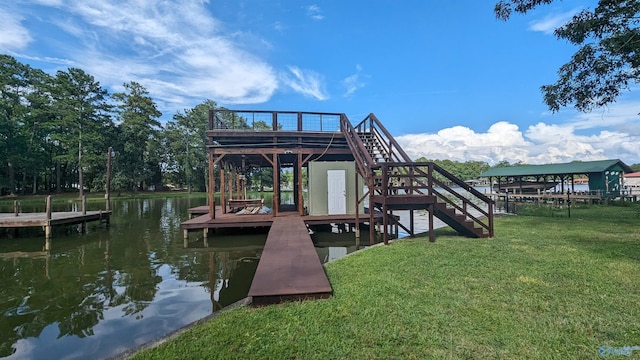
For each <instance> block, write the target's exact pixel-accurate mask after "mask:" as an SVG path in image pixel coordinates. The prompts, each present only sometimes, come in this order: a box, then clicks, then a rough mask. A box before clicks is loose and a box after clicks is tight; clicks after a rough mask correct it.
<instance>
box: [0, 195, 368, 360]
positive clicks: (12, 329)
mask: <svg viewBox="0 0 640 360" xmlns="http://www.w3.org/2000/svg"><path fill="white" fill-rule="evenodd" d="M205 202H206V200H205V199H192V200H187V199H175V198H171V199H154V200H149V199H146V200H130V201H114V202H113V204H112V209H113V215H112V219H111V227H110V229H108V230H107V229H105V227H104V226H103V225H98V224H97V223H93V224H89V225H88V233H87V234H84V235H83V234H79V233H78V231H77V228H76V227H68V228H66V229H62V228H55V229H54V231H53V237H52V248H51V251H50V252H48V253H45V252H43V251H42V249H43V246H44V234H43V233H42V232H41V231H39V230H38V231H36V230H35V229H34V230H30V231H23V230H21V233H20V235H19V236H18V237H14V236H13V232H5V231H2V233H0V312H1V313H2V317H1V318H0V334H2V336H1V337H0V357H1V358H7V359H24V358H28V359H87V358H91V359H99V358H105V357H109V356H114V355H117V354H119V353H121V352H123V351H126V350H128V349H131V348H135V347H136V346H139V345H141V344H144V343H146V342H149V341H151V340H153V339H155V338H158V337H161V336H163V335H166V334H168V333H170V332H172V331H174V330H176V329H178V328H180V327H182V326H184V325H187V324H189V323H192V322H194V321H196V320H198V319H201V318H203V317H206V316H207V315H210V314H211V313H212V312H213V311H215V310H219V309H221V308H222V307H225V306H227V305H230V304H232V303H234V302H236V301H238V300H241V299H243V298H245V297H246V296H247V293H248V291H249V287H250V285H251V280H252V279H253V275H254V273H255V270H256V268H257V265H258V260H259V258H260V255H261V253H262V248H263V246H264V242H265V240H266V237H267V234H266V232H257V233H242V234H226V235H220V234H214V235H213V236H212V237H210V238H209V241H208V244H207V245H208V247H205V244H204V242H203V241H202V238H201V234H200V233H192V234H191V235H190V241H189V243H188V245H187V247H186V248H185V247H184V244H183V238H182V230H181V229H180V223H181V222H182V221H184V220H186V219H187V209H188V208H190V207H195V206H199V205H204V204H205ZM100 205H101V204H91V203H90V204H89V209H88V210H98V209H99V207H100ZM74 207H77V204H68V205H63V206H57V207H56V208H55V209H54V210H56V211H61V210H70V209H72V208H74ZM2 211H5V212H6V211H11V209H2ZM24 211H25V212H27V211H43V209H39V208H37V207H34V208H30V209H24ZM318 236H320V238H318V240H316V241H318V243H319V244H320V245H321V247H318V248H317V250H318V253H319V256H320V258H321V260H323V261H329V260H332V259H334V258H337V257H340V256H344V255H345V254H347V253H349V252H352V251H355V250H356V249H357V247H356V246H355V241H354V237H353V234H324V235H318Z"/></svg>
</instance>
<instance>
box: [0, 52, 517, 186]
mask: <svg viewBox="0 0 640 360" xmlns="http://www.w3.org/2000/svg"><path fill="white" fill-rule="evenodd" d="M216 107H217V104H216V103H215V102H214V101H212V100H206V101H204V102H202V103H201V104H199V105H197V106H195V107H194V108H190V109H185V110H184V111H178V112H177V113H175V114H174V115H173V116H172V119H171V120H169V121H167V122H166V124H165V125H164V126H162V125H161V123H160V121H159V119H160V117H161V116H162V113H161V112H160V111H159V110H158V108H157V105H156V104H155V102H154V101H153V99H152V98H151V97H150V96H149V92H148V91H147V90H146V89H145V87H144V86H142V85H141V84H139V83H137V82H134V81H131V82H129V83H125V84H123V91H121V92H116V93H113V94H110V93H109V92H108V91H107V90H106V89H105V88H104V87H102V85H101V84H100V83H99V82H98V81H96V80H95V78H94V77H93V76H91V75H90V74H87V73H86V72H84V71H83V70H81V69H78V68H69V69H67V71H58V72H57V73H56V74H55V75H49V74H47V73H45V72H44V71H42V70H40V69H36V68H33V67H31V66H30V65H27V64H23V63H20V62H19V61H17V60H16V59H15V58H13V57H11V56H8V55H0V159H3V162H2V164H0V195H6V194H11V195H14V194H36V193H55V192H58V193H59V192H63V191H68V190H74V191H78V192H80V194H81V195H82V194H83V192H84V191H85V189H86V190H89V191H104V189H105V184H106V163H107V161H106V157H107V153H108V151H107V149H109V148H111V149H112V180H111V189H112V190H115V191H126V192H128V191H139V190H154V189H162V188H165V187H166V185H167V184H171V185H173V186H175V187H178V188H181V189H182V188H186V189H188V190H189V191H191V190H194V191H206V190H207V189H206V186H207V184H208V179H207V176H208V171H207V149H206V144H207V135H206V131H207V127H208V117H209V115H208V112H209V109H211V108H216ZM222 121H231V120H230V119H224V118H223V119H222ZM234 121H235V122H236V123H235V124H234V127H236V128H239V127H240V128H242V127H245V128H247V129H248V128H249V127H250V125H249V124H247V123H246V121H244V119H240V120H238V119H237V118H236V119H235V120H234ZM238 121H240V122H241V123H240V124H238V123H237V122H238ZM243 121H244V123H243ZM258 125H260V126H261V125H264V127H265V128H266V127H267V124H258ZM253 126H255V124H254V125H253ZM425 160H426V159H424V158H421V159H418V161H425ZM434 161H435V162H436V163H437V164H438V165H440V166H441V167H443V168H444V169H446V170H447V171H449V172H451V173H452V174H454V175H456V176H457V177H459V178H461V179H463V180H470V179H475V178H477V177H478V175H480V174H481V173H482V172H484V171H486V170H487V169H489V168H490V166H489V165H488V164H487V163H485V162H480V161H468V162H464V163H462V162H457V161H451V160H434ZM507 165H510V164H508V163H506V164H505V163H504V162H502V163H499V164H497V165H496V166H507ZM216 171H217V170H216ZM246 175H247V182H248V186H249V187H253V188H255V189H263V188H264V187H271V186H273V172H272V170H271V169H253V168H249V169H247V174H246ZM285 178H286V177H285Z"/></svg>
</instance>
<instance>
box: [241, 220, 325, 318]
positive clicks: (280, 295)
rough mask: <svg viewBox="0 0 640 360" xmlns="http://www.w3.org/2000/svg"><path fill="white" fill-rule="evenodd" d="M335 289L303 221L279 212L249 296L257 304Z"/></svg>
mask: <svg viewBox="0 0 640 360" xmlns="http://www.w3.org/2000/svg"><path fill="white" fill-rule="evenodd" d="M331 293H332V289H331V285H330V284H329V280H328V279H327V275H326V274H325V273H324V268H323V267H322V264H321V263H320V259H319V258H318V253H317V252H316V249H315V247H314V246H313V242H312V241H311V236H310V235H309V231H308V230H307V226H306V225H305V223H304V220H303V219H302V217H301V216H300V215H299V214H298V213H280V214H279V215H278V216H277V217H274V218H273V224H272V225H271V230H270V231H269V235H268V237H267V242H266V244H265V246H264V250H263V251H262V256H261V257H260V262H259V263H258V269H257V270H256V274H255V276H254V278H253V282H252V283H251V289H250V290H249V296H251V297H252V298H253V304H254V305H258V306H259V305H268V304H275V303H280V302H282V301H291V300H302V299H324V298H328V297H330V296H331Z"/></svg>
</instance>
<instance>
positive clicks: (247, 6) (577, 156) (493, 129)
mask: <svg viewBox="0 0 640 360" xmlns="http://www.w3.org/2000/svg"><path fill="white" fill-rule="evenodd" d="M594 3H595V1H573V0H568V1H557V2H555V3H554V4H552V5H549V6H544V7H541V8H539V9H537V10H536V11H534V12H532V13H530V14H527V15H526V16H522V15H515V16H513V17H512V19H511V20H509V21H507V22H502V21H498V20H496V18H495V16H494V14H493V7H494V5H495V1H477V0H459V1H438V2H433V1H420V0H407V1H392V0H370V1H335V0H333V1H319V0H314V1H275V0H274V1H258V0H246V1H242V0H223V1H216V0H210V1H202V0H164V1H159V0H158V1H155V0H154V1H152V0H136V1H133V0H128V1H123V0H112V1H86V0H33V1H22V0H17V1H13V2H10V3H8V2H2V3H0V34H1V35H0V53H6V54H9V55H12V56H14V57H16V58H17V59H18V60H19V61H21V62H24V63H28V64H31V65H32V66H34V67H37V68H40V69H43V70H45V71H47V72H49V73H51V74H54V73H55V72H56V71H57V70H66V69H67V68H69V67H78V68H81V69H83V70H85V71H86V72H88V73H89V74H91V75H93V76H94V77H95V78H96V80H97V81H99V82H100V83H101V84H102V85H103V86H104V87H106V88H107V89H109V90H110V91H112V92H115V91H120V90H122V84H123V83H124V82H129V81H137V82H139V83H141V84H142V85H143V86H145V87H146V88H147V89H148V90H149V92H150V94H151V96H152V97H153V98H154V99H155V101H156V103H157V104H158V106H159V108H160V110H161V111H162V112H163V114H164V115H163V120H169V119H171V117H172V115H173V114H174V113H175V112H176V111H182V110H184V109H185V108H191V107H193V106H195V105H197V104H199V103H201V102H202V101H204V100H206V99H212V100H214V101H216V102H217V103H218V104H219V105H221V106H226V107H228V108H232V109H260V110H263V109H264V110H298V111H325V112H340V113H345V114H347V116H348V117H349V118H350V119H351V121H352V122H353V123H357V122H359V121H360V120H362V119H363V118H364V117H366V116H367V114H369V113H375V114H376V116H377V117H378V118H379V119H380V120H381V121H382V122H383V123H384V125H385V126H386V127H387V128H388V129H389V131H390V132H391V133H392V134H393V135H394V136H395V137H396V139H397V140H398V141H399V142H400V143H401V144H402V145H403V147H404V148H405V150H406V151H407V152H408V153H409V154H410V155H411V156H412V157H414V158H418V157H421V156H424V157H426V158H430V159H451V160H458V161H466V160H480V161H486V162H488V163H490V164H495V163H496V162H499V161H502V160H507V161H509V162H512V163H513V162H517V161H522V162H525V163H531V164H537V163H549V162H567V161H572V160H600V159H607V158H619V159H621V160H623V161H624V162H626V163H627V164H633V163H640V117H639V115H638V113H640V95H639V94H640V91H638V90H636V91H631V92H628V93H625V94H624V95H623V96H622V97H621V98H620V99H619V101H618V102H617V103H615V104H613V105H611V106H609V107H607V108H603V109H597V110H594V111H592V112H591V113H588V114H584V113H579V112H577V111H575V110H574V109H573V108H567V109H563V110H561V111H560V112H559V113H555V114H551V113H550V112H549V111H548V110H547V108H546V106H545V105H544V104H543V102H542V96H541V93H540V86H541V85H543V84H550V83H553V82H554V81H555V79H556V71H557V70H558V68H559V67H560V66H561V65H562V64H564V63H565V62H567V61H568V60H569V59H570V56H571V55H572V54H573V52H574V51H575V50H576V48H575V47H573V46H571V45H570V44H568V43H566V42H565V41H562V40H558V39H556V38H555V37H554V36H553V34H552V31H553V28H554V27H555V26H557V25H558V24H560V23H561V22H562V21H566V20H567V19H568V18H569V17H570V16H571V15H572V14H574V13H576V12H577V11H579V10H581V9H583V8H585V7H587V6H593V4H594Z"/></svg>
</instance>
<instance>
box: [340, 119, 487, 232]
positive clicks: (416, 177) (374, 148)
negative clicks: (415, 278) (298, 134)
mask: <svg viewBox="0 0 640 360" xmlns="http://www.w3.org/2000/svg"><path fill="white" fill-rule="evenodd" d="M340 127H341V131H342V133H343V134H344V135H345V138H346V139H347V143H348V145H349V148H350V150H351V151H352V152H353V155H354V158H355V162H356V169H357V171H358V173H359V174H360V175H361V176H362V178H363V179H364V180H365V182H366V184H367V188H368V192H367V194H365V196H364V197H363V198H362V199H360V201H364V200H365V198H367V195H368V200H369V205H370V207H372V208H375V209H377V210H378V211H381V212H382V213H383V214H386V216H383V224H382V225H383V227H384V229H385V230H384V234H383V239H384V242H385V244H386V243H387V242H388V239H389V233H390V231H389V229H390V226H391V225H397V226H399V227H401V228H402V229H403V230H404V231H406V232H407V233H408V234H410V236H414V235H415V231H414V229H413V211H414V210H419V209H425V210H427V211H428V213H429V239H430V241H435V238H434V235H433V217H434V216H435V217H437V218H438V219H440V220H442V221H443V222H445V223H446V224H447V225H449V226H450V227H451V228H453V229H454V230H456V231H457V232H458V233H459V234H461V235H464V236H468V237H474V238H483V237H493V201H492V200H491V199H490V198H488V197H486V196H485V195H483V194H482V193H480V192H478V191H477V190H475V189H474V188H473V187H471V186H469V185H468V184H466V183H465V182H464V181H462V180H461V179H459V178H457V177H455V176H453V175H452V174H450V173H449V172H447V171H446V170H444V169H442V168H441V167H439V166H438V165H436V164H435V163H433V162H414V161H412V160H411V159H410V158H409V156H408V155H407V154H406V153H405V152H404V150H403V149H402V148H401V147H400V146H399V145H398V143H397V142H396V141H395V139H394V138H393V137H392V136H391V134H390V133H389V132H388V131H387V129H386V128H385V127H384V126H383V125H382V124H381V123H380V121H379V120H378V119H377V118H376V117H375V115H374V114H369V116H367V117H366V118H365V119H364V120H362V121H361V122H360V123H358V124H357V125H356V126H352V125H351V123H350V122H349V120H348V119H347V118H346V116H343V118H342V119H341V125H340ZM452 185H453V186H454V187H455V188H453V187H452ZM394 210H409V211H410V216H411V219H410V223H411V224H410V225H409V227H407V226H405V225H403V224H401V223H399V222H397V220H396V217H394V216H393V211H394ZM369 214H370V215H369V216H370V218H369V223H370V225H371V226H369V228H370V243H372V244H373V242H374V238H375V233H374V226H373V224H374V218H373V211H369Z"/></svg>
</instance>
